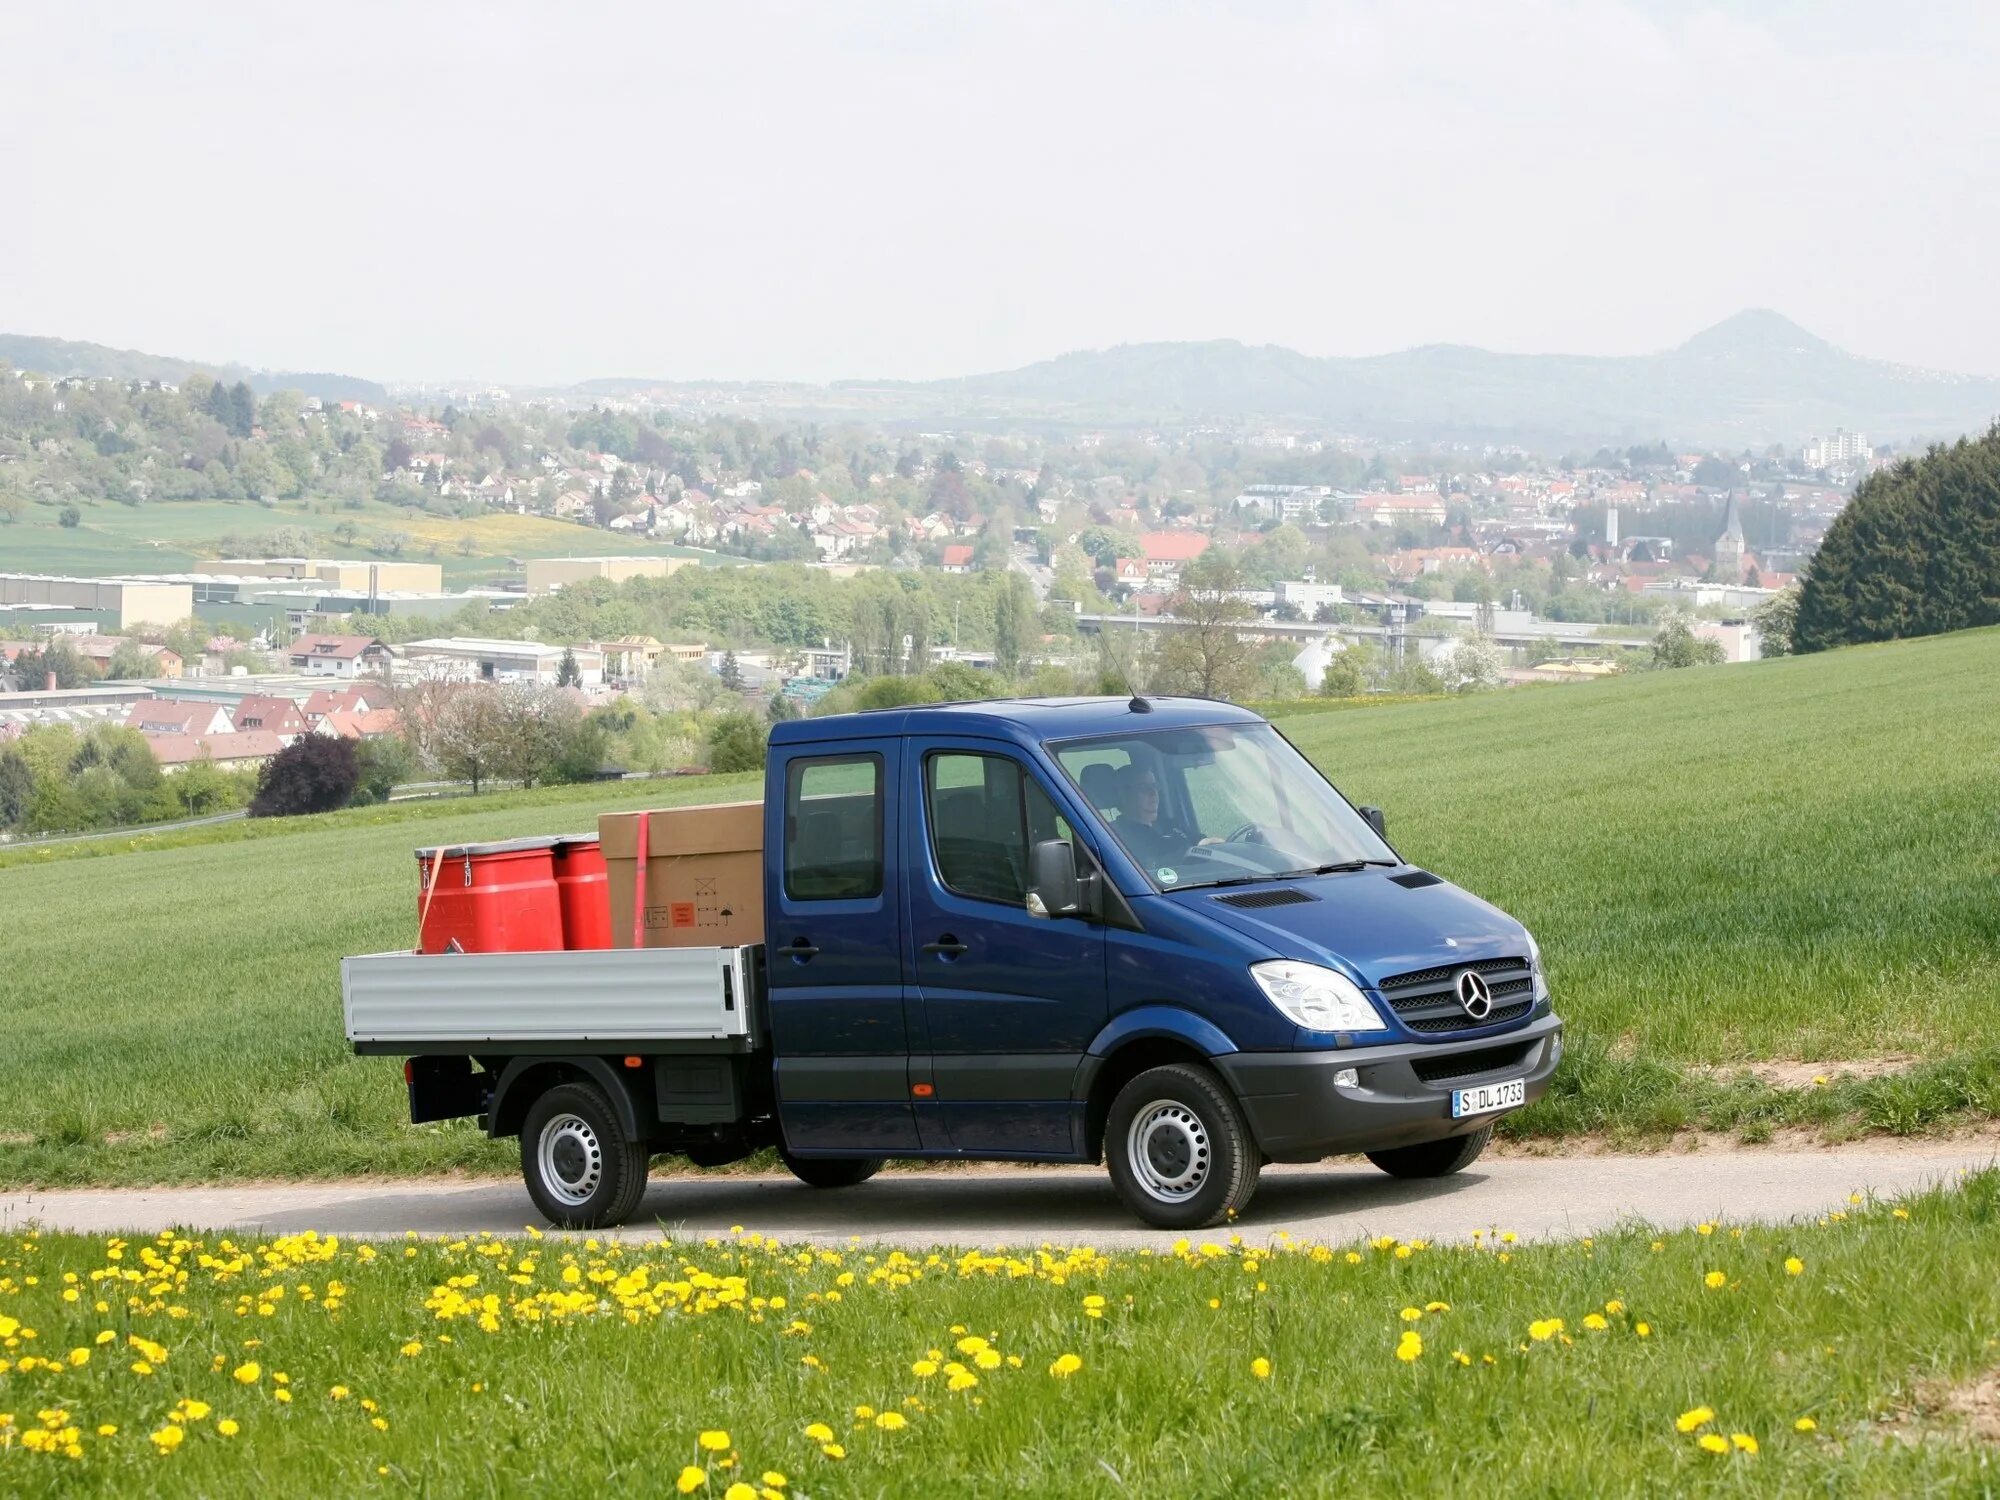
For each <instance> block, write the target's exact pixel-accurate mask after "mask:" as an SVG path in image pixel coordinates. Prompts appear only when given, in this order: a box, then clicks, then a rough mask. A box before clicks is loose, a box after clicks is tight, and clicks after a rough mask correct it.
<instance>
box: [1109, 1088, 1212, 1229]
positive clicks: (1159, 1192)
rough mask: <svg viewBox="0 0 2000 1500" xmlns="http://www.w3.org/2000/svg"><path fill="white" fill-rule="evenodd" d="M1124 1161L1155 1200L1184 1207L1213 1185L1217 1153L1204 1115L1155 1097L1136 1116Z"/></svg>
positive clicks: (1127, 1140) (1130, 1131)
mask: <svg viewBox="0 0 2000 1500" xmlns="http://www.w3.org/2000/svg"><path fill="white" fill-rule="evenodd" d="M1125 1159H1126V1160H1127V1161H1128V1162H1130V1163H1131V1165H1132V1176H1133V1178H1134V1179H1135V1180H1136V1181H1137V1182H1138V1184H1139V1186H1140V1188H1141V1189H1142V1190H1143V1191H1144V1192H1145V1193H1146V1195H1147V1196H1148V1197H1150V1198H1155V1199H1157V1200H1158V1201H1160V1202H1161V1203H1185V1202H1187V1200H1188V1199H1189V1198H1191V1197H1193V1196H1194V1195H1195V1194H1196V1193H1198V1192H1200V1191H1201V1189H1202V1185H1203V1184H1204V1183H1206V1182H1207V1181H1208V1173H1209V1168H1210V1166H1211V1165H1212V1162H1213V1159H1214V1152H1213V1149H1212V1147H1211V1145H1210V1143H1209V1139H1208V1127H1207V1126H1206V1125H1204V1124H1202V1122H1201V1116H1200V1115H1198V1114H1196V1113H1195V1112H1194V1111H1193V1110H1191V1109H1189V1108H1188V1107H1187V1106H1186V1105H1185V1104H1182V1103H1181V1102H1180V1101H1178V1100H1175V1099H1156V1100H1154V1101H1153V1102H1152V1103H1151V1104H1148V1105H1147V1106H1146V1107H1145V1108H1143V1109H1141V1110H1140V1111H1139V1112H1138V1113H1137V1114H1136V1115H1134V1116H1133V1117H1132V1128H1131V1129H1130V1130H1128V1131H1126V1132H1125Z"/></svg>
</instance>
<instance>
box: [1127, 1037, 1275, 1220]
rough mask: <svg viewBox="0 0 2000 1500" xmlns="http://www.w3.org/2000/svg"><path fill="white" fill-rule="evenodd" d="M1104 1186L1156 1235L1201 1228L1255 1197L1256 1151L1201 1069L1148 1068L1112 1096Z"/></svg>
mask: <svg viewBox="0 0 2000 1500" xmlns="http://www.w3.org/2000/svg"><path fill="white" fill-rule="evenodd" d="M1104 1147H1105V1151H1104V1154H1105V1158H1106V1161H1107V1164H1108V1165H1109V1167H1110V1169H1111V1181H1112V1183H1113V1184H1114V1185H1115V1186H1116V1187H1117V1189H1118V1193H1119V1196H1120V1197H1122V1198H1123V1199H1124V1200H1125V1203H1126V1206H1127V1207H1129V1208H1130V1209H1131V1210H1132V1212H1133V1213H1135V1214H1137V1215H1138V1216H1139V1217H1140V1218H1141V1219H1144V1220H1145V1221H1146V1222H1147V1223H1148V1224H1151V1225H1152V1226H1153V1227H1154V1228H1156V1229H1203V1228H1206V1227H1207V1226H1208V1225H1210V1224H1219V1223H1221V1222H1222V1221H1223V1220H1224V1219H1226V1218H1228V1217H1229V1216H1230V1215H1231V1214H1233V1213H1240V1212H1242V1211H1243V1209H1244V1208H1245V1207H1246V1206H1247V1205H1248V1204H1249V1202H1250V1196H1251V1194H1253V1193H1254V1192H1256V1191H1257V1172H1258V1169H1259V1167H1260V1165H1261V1163H1260V1162H1259V1160H1258V1156H1257V1145H1256V1142H1255V1141H1253V1140H1252V1139H1251V1137H1250V1130H1249V1127H1248V1126H1247V1125H1245V1124H1244V1123H1243V1115H1242V1112H1241V1111H1240V1110H1238V1109H1237V1107H1236V1101H1235V1100H1234V1099H1233V1098H1231V1097H1230V1094H1229V1090H1228V1089H1227V1088H1225V1087H1224V1086H1223V1083H1222V1080H1221V1079H1219V1078H1217V1077H1216V1076H1215V1075H1214V1074H1213V1073H1211V1072H1210V1071H1209V1070H1208V1069H1206V1068H1200V1067H1194V1066H1191V1065H1189V1064H1186V1063H1171V1064H1169V1065H1167V1066H1166V1067H1162V1068H1150V1069H1148V1070H1147V1071H1146V1072H1144V1073H1141V1074H1140V1075H1139V1076H1138V1077H1137V1078H1134V1079H1133V1080H1132V1081H1131V1082H1130V1083H1128V1084H1126V1085H1125V1087H1124V1088H1122V1089H1120V1090H1119V1091H1118V1097H1117V1098H1116V1099H1114V1100H1112V1101H1111V1113H1110V1114H1109V1115H1108V1116H1107V1117H1106V1119H1105V1125H1104Z"/></svg>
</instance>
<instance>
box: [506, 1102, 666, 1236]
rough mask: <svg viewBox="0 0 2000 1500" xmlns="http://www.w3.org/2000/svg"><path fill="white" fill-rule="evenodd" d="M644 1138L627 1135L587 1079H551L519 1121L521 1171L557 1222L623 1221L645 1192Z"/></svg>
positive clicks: (604, 1224)
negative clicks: (631, 1138) (552, 1083)
mask: <svg viewBox="0 0 2000 1500" xmlns="http://www.w3.org/2000/svg"><path fill="white" fill-rule="evenodd" d="M647 1162H648V1155H647V1151H646V1148H645V1145H644V1144H643V1143H641V1142H637V1141H628V1140H626V1139H625V1137H624V1132H623V1131H622V1130H621V1129H620V1128H619V1124H618V1112H617V1111H616V1110H614V1109H613V1108H612V1107H611V1101H610V1100H609V1099H607V1098H605V1097H604V1091H603V1090H602V1089H600V1088H599V1087H598V1086H597V1085H596V1084H594V1083H559V1084H557V1085H556V1086H555V1087H554V1088H552V1089H549V1090H547V1091H546V1092H544V1093H543V1094H542V1096H541V1097H540V1098H539V1099H537V1100H536V1101H535V1102H534V1103H533V1104H531V1105H529V1106H528V1115H527V1118H526V1119H525V1120H523V1121H522V1122H521V1177H522V1179H523V1180H524V1181H525V1182H526V1183H527V1184H528V1196H529V1197H530V1198H533V1199H534V1200H535V1207H536V1208H538V1209H540V1210H541V1211H542V1215H543V1217H544V1218H546V1219H547V1220H548V1221H549V1222H550V1223H551V1224H553V1225H555V1226H556V1227H557V1228H558V1229H608V1228H609V1227H611V1226H612V1225H614V1224H623V1223H624V1222H625V1221H626V1220H627V1219H629V1218H631V1217H632V1215H633V1213H634V1211H636V1210H637V1209H638V1207H639V1200H640V1199H641V1198H643V1197H644V1196H645V1194H646V1167H647Z"/></svg>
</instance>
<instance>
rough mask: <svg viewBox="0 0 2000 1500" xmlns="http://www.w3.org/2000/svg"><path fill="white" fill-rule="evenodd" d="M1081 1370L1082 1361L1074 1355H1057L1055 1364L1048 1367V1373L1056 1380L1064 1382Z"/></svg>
mask: <svg viewBox="0 0 2000 1500" xmlns="http://www.w3.org/2000/svg"><path fill="white" fill-rule="evenodd" d="M1082 1368H1083V1360H1082V1358H1081V1357H1080V1356H1078V1355H1075V1354H1059V1355H1057V1356H1056V1361H1055V1363H1054V1364H1052V1365H1050V1366H1049V1373H1050V1374H1051V1375H1053V1376H1055V1377H1056V1378H1057V1379H1058V1380H1066V1379H1068V1378H1069V1377H1070V1376H1072V1375H1074V1374H1075V1373H1076V1372H1077V1371H1078V1370H1081V1369H1082Z"/></svg>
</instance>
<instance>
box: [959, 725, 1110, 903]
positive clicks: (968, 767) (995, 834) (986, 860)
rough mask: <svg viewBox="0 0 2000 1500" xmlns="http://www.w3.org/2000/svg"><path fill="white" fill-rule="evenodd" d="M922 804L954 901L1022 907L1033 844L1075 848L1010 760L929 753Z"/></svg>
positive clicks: (1057, 816)
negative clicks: (964, 899) (1059, 841)
mask: <svg viewBox="0 0 2000 1500" xmlns="http://www.w3.org/2000/svg"><path fill="white" fill-rule="evenodd" d="M924 802H925V809H926V815H925V821H926V822H927V823H928V824H929V828H930V841H931V858H932V860H933V861H934V862H935V864H936V867H937V873H938V880H939V882H940V883H941V884H942V885H943V886H944V887H945V889H946V890H948V891H951V892H952V893H953V894H955V895H959V896H968V897H971V898H972V899H974V900H979V901H999V902H1004V903H1006V904H1007V905H1009V906H1021V905H1023V904H1025V902H1026V900H1027V891H1028V869H1029V857H1030V854H1031V851H1032V850H1033V848H1034V846H1035V845H1036V844H1038V843H1042V842H1045V841H1047V840H1050V839H1062V840H1063V841H1065V842H1067V843H1069V844H1071V845H1072V846H1074V844H1075V843H1076V832H1075V830H1074V829H1073V828H1071V827H1070V824H1069V820H1068V819H1067V818H1065V817H1063V815H1062V814H1061V813H1060V812H1058V811H1057V810H1056V806H1055V803H1054V802H1052V801H1051V800H1050V799H1049V795H1048V793H1047V792H1046V791H1044V790H1043V789H1042V785H1041V783H1040V782H1039V781H1037V780H1036V779H1035V777H1034V776H1033V774H1032V773H1031V772H1029V770H1028V769H1027V767H1025V766H1023V765H1022V764H1021V763H1020V762H1019V761H1017V760H1015V759H1013V758H1012V757H1011V756H1005V755H988V754H982V753H980V752H977V751H969V750H938V751H933V752H932V753H931V754H930V755H928V756H927V757H925V761H924Z"/></svg>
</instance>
